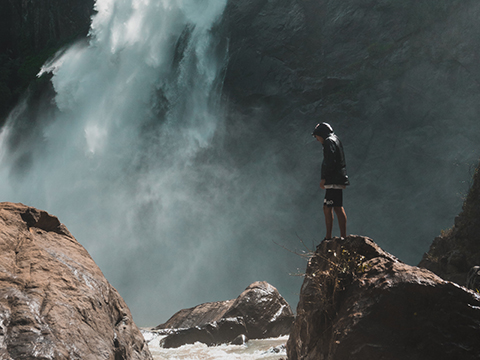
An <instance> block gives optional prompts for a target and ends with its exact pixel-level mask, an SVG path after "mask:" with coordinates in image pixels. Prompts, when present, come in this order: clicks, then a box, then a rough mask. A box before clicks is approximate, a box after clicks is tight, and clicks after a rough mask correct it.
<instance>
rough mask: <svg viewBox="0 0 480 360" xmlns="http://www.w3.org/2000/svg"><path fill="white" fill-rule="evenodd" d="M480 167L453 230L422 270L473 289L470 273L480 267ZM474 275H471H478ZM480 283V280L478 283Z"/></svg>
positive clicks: (444, 234)
mask: <svg viewBox="0 0 480 360" xmlns="http://www.w3.org/2000/svg"><path fill="white" fill-rule="evenodd" d="M479 219H480V167H477V169H476V170H475V173H474V175H473V182H472V186H471V187H470V190H469V192H468V195H467V197H466V199H465V201H464V203H463V210H462V212H461V213H460V215H458V216H457V218H456V219H455V224H454V226H453V227H452V228H451V229H449V230H447V231H444V232H442V234H441V235H440V236H439V237H437V238H436V239H435V240H434V241H433V243H432V245H431V246H430V249H429V251H428V252H427V253H425V254H424V255H423V258H422V260H421V261H420V263H419V265H418V266H420V267H424V268H426V269H429V270H431V271H433V272H434V273H435V274H437V275H438V276H440V277H442V278H443V279H445V280H450V281H455V282H456V283H458V284H460V285H463V286H467V285H469V284H468V283H469V281H468V280H469V279H470V280H472V281H470V283H471V284H470V286H471V287H472V288H473V289H475V288H476V287H473V286H474V285H473V284H474V283H475V280H474V279H473V277H472V276H468V273H469V272H470V271H471V270H472V269H473V267H475V266H478V265H480V222H479ZM476 273H477V272H476V271H473V272H472V274H476ZM477 282H478V280H477Z"/></svg>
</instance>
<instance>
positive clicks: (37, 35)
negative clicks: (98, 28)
mask: <svg viewBox="0 0 480 360" xmlns="http://www.w3.org/2000/svg"><path fill="white" fill-rule="evenodd" d="M93 13H94V0H64V1H63V0H46V1H20V0H5V1H2V2H1V3H0V30H1V34H2V36H1V38H0V54H1V55H0V123H2V122H3V121H2V120H3V119H2V117H3V116H4V115H6V112H7V111H8V110H9V109H10V108H11V107H12V106H13V105H14V103H15V102H16V101H17V100H18V99H19V96H20V95H21V94H22V92H23V91H25V89H26V88H27V86H28V85H29V83H30V82H33V81H34V80H35V76H36V74H37V73H38V72H39V70H40V67H41V66H42V65H43V63H44V62H45V61H46V60H47V59H48V58H49V57H50V56H52V55H54V54H55V52H56V51H57V50H59V48H60V47H61V46H65V45H66V44H68V43H70V42H72V41H74V40H76V39H77V38H82V37H85V36H86V35H87V33H88V30H89V27H90V18H91V16H92V15H93ZM43 90H44V87H42V91H43Z"/></svg>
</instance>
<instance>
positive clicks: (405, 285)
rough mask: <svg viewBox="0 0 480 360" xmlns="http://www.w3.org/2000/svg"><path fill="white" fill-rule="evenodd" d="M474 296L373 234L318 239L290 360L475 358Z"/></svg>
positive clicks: (479, 346) (478, 327)
mask: <svg viewBox="0 0 480 360" xmlns="http://www.w3.org/2000/svg"><path fill="white" fill-rule="evenodd" d="M479 331H480V296H479V295H478V294H476V293H474V292H472V291H469V290H467V289H465V288H462V287H460V286H458V285H456V284H454V283H452V282H447V281H444V280H442V279H441V278H440V277H438V276H437V275H435V274H433V273H432V272H430V271H428V270H426V269H421V268H418V267H414V266H409V265H406V264H404V263H402V262H401V261H399V260H398V259H397V258H395V257H394V256H392V255H391V254H389V253H387V252H385V251H383V250H382V249H381V248H380V247H379V246H378V245H376V244H375V243H374V242H373V241H372V240H371V239H369V238H365V237H360V236H350V237H347V238H346V239H345V240H341V239H339V238H335V239H333V240H324V241H323V242H322V243H321V244H320V245H319V246H318V247H317V250H316V252H315V253H314V254H313V256H312V258H311V259H310V261H309V263H308V267H307V271H306V274H305V280H304V283H303V286H302V289H301V294H300V302H299V304H298V308H297V318H296V320H295V323H294V325H293V328H292V332H291V335H290V338H289V341H288V343H287V354H288V359H289V360H297V359H303V360H313V359H330V360H337V359H338V360H343V359H350V360H364V359H365V360H367V359H368V360H371V359H383V360H390V359H391V360H394V359H395V360H397V359H411V360H416V359H418V360H420V359H421V360H428V359H432V360H433V359H452V360H454V359H465V360H469V359H472V360H473V359H478V358H479V356H480V343H479V342H478V334H479Z"/></svg>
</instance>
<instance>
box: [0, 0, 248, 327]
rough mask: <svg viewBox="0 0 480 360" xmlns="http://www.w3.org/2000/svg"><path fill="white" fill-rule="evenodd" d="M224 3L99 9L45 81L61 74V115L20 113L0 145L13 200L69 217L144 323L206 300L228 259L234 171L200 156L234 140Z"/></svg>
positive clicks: (100, 4) (113, 1)
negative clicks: (225, 240) (226, 92)
mask: <svg viewBox="0 0 480 360" xmlns="http://www.w3.org/2000/svg"><path fill="white" fill-rule="evenodd" d="M225 5H226V0H158V1H150V0H97V3H96V10H97V14H96V15H95V16H94V17H93V21H92V26H91V30H90V36H89V40H88V42H83V43H77V44H76V45H74V46H71V47H70V48H68V49H66V50H65V51H64V52H63V53H61V54H59V55H58V56H57V57H56V58H55V59H53V60H52V61H50V62H48V63H47V64H45V65H44V67H43V68H42V71H41V72H40V74H39V75H42V74H45V73H51V74H53V77H52V80H51V81H52V84H53V87H54V90H55V98H54V105H55V106H53V107H52V106H50V105H49V104H44V105H43V107H44V108H45V109H46V110H45V111H41V112H40V113H39V115H38V116H37V118H36V119H30V118H28V117H29V114H28V109H26V105H25V102H23V103H22V104H19V105H18V106H17V108H16V109H15V110H14V111H13V112H12V113H11V114H10V116H9V118H8V119H7V123H6V125H5V126H4V127H3V129H2V132H1V134H0V157H1V166H0V178H1V185H0V194H1V198H2V201H13V202H23V203H25V204H27V205H30V206H35V207H38V208H41V209H45V210H47V211H49V212H50V213H52V214H54V215H57V216H58V217H59V218H60V220H61V221H62V222H64V223H65V224H66V225H67V227H68V228H69V229H70V231H71V232H72V233H73V234H74V236H75V237H76V238H77V239H78V240H79V241H80V242H81V243H82V244H83V245H84V246H86V247H87V250H88V251H89V252H90V253H91V254H92V256H93V257H94V259H95V260H96V261H97V263H99V265H100V267H101V268H102V270H103V271H104V272H105V275H106V276H107V278H108V279H109V280H110V281H111V282H112V283H113V284H114V286H116V287H117V288H118V289H119V291H120V293H121V294H122V296H124V297H125V299H126V300H127V303H128V304H129V306H130V307H131V308H132V312H133V313H134V315H135V316H136V319H135V320H136V321H138V322H139V323H140V324H142V323H148V325H156V323H155V321H157V322H158V323H159V322H160V321H159V320H158V318H155V319H154V320H152V318H151V315H150V314H151V312H152V310H157V311H158V312H159V313H161V315H163V316H165V315H166V314H171V313H172V311H174V310H175V311H176V310H178V306H179V304H177V303H176V301H178V299H185V298H186V301H187V302H188V301H190V302H193V301H195V300H194V299H188V297H189V296H192V297H193V296H194V295H193V294H194V293H195V290H194V288H196V287H197V288H201V287H202V285H201V281H202V279H201V278H199V276H201V275H200V274H201V273H202V271H201V269H202V268H204V267H206V266H207V265H208V264H209V263H210V264H211V259H210V257H215V256H216V254H218V251H219V250H217V249H219V248H220V249H222V248H223V247H222V246H221V245H218V242H219V241H220V239H221V238H222V237H223V235H219V234H220V233H222V234H225V229H222V226H223V225H222V223H223V220H222V218H221V213H222V210H219V209H218V207H219V204H218V202H217V200H218V196H220V193H218V192H217V187H218V186H221V184H222V183H225V182H228V179H229V177H230V176H231V173H230V172H229V171H228V169H227V168H225V167H223V166H221V165H220V164H218V163H215V162H214V161H213V162H212V161H209V159H200V158H201V157H202V156H203V155H202V154H205V153H206V152H208V150H209V149H210V148H211V147H212V146H213V145H212V144H213V142H214V141H221V140H219V139H221V136H222V129H223V119H222V111H221V110H222V109H221V103H220V100H219V98H220V93H221V85H222V76H223V72H224V69H225V65H226V61H227V41H226V40H225V39H223V38H222V37H221V34H219V32H218V31H216V28H217V27H218V26H219V22H220V20H221V15H222V13H223V10H224V7H225ZM204 157H205V156H204ZM209 271H218V270H217V269H213V268H212V269H211V270H209ZM139 274H140V275H141V276H140V275H139ZM242 286H244V285H243V284H242ZM205 291H208V290H205ZM153 299H155V300H153ZM163 304H170V305H165V308H166V310H165V313H162V308H161V307H162V305H163ZM169 306H170V307H169ZM159 316H160V315H159ZM160 320H161V319H160ZM149 321H153V323H149Z"/></svg>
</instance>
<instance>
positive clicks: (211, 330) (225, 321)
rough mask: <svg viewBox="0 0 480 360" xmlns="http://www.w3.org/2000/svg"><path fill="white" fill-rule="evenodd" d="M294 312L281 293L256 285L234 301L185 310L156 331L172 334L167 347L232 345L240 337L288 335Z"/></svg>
mask: <svg viewBox="0 0 480 360" xmlns="http://www.w3.org/2000/svg"><path fill="white" fill-rule="evenodd" d="M292 322H293V312H292V310H291V308H290V306H289V305H288V303H287V302H286V301H285V299H284V298H283V297H282V296H281V295H280V293H279V292H278V290H277V289H276V288H275V287H273V286H272V285H270V284H268V283H267V282H265V281H257V282H255V283H253V284H251V285H250V286H249V287H247V288H246V289H245V291H244V292H242V293H241V294H240V296H239V297H238V298H237V299H235V300H228V301H219V302H213V303H205V304H201V305H198V306H196V307H193V308H190V309H183V310H180V311H179V312H177V313H176V314H175V315H173V316H172V317H171V318H170V319H169V320H168V321H167V322H166V323H165V324H161V325H158V326H157V327H156V328H155V330H157V331H160V332H161V331H163V332H164V333H170V334H169V335H168V336H167V337H166V338H164V339H163V340H162V345H163V346H164V347H179V346H181V345H184V344H193V343H195V342H197V341H199V342H202V343H205V344H207V345H217V344H223V343H230V342H232V341H234V340H235V339H236V338H237V337H238V336H240V335H245V336H246V338H248V339H265V338H271V337H278V336H282V335H287V334H288V333H289V332H290V327H291V324H292Z"/></svg>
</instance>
